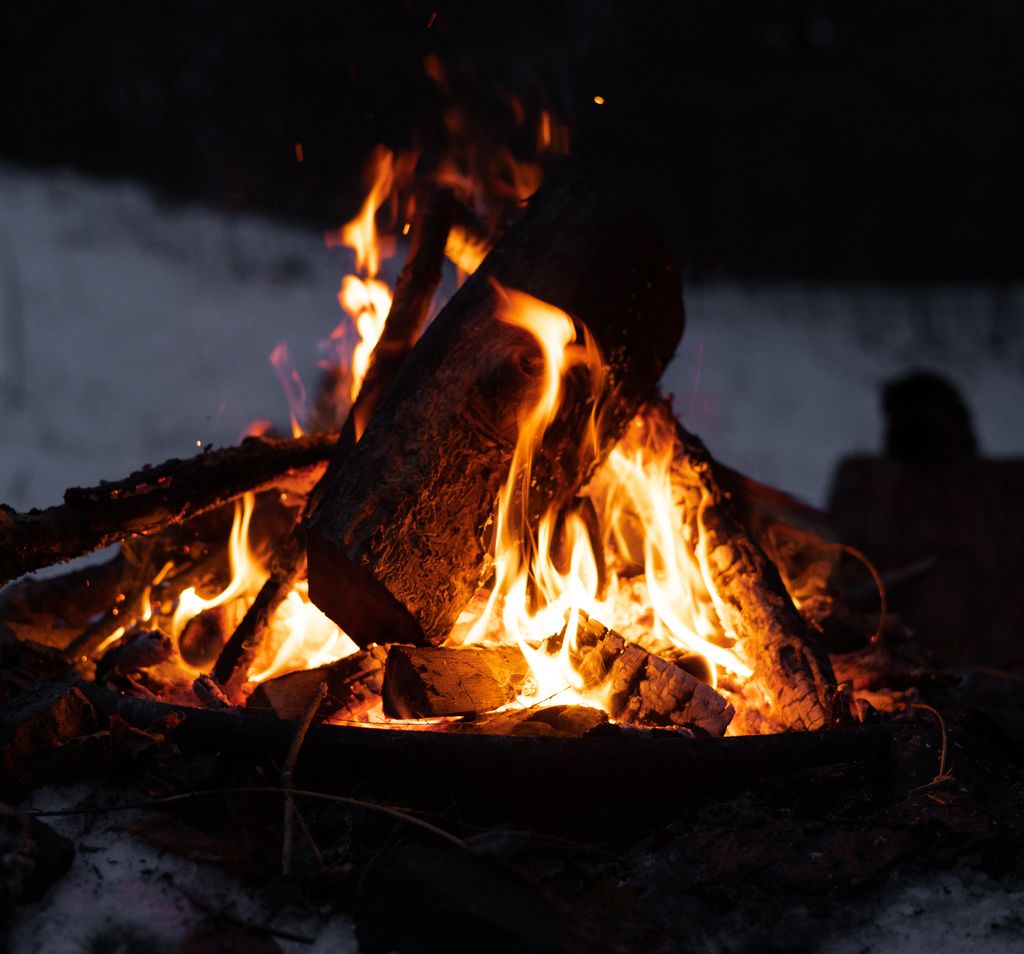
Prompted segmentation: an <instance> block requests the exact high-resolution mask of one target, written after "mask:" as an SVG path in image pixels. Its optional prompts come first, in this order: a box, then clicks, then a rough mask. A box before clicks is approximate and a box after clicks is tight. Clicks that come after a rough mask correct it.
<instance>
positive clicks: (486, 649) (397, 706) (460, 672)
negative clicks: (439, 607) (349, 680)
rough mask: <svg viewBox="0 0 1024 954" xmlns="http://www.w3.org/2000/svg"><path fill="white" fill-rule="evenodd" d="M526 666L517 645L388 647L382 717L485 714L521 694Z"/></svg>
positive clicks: (526, 677) (420, 717) (407, 717)
mask: <svg viewBox="0 0 1024 954" xmlns="http://www.w3.org/2000/svg"><path fill="white" fill-rule="evenodd" d="M529 676H530V667H529V664H528V663H527V662H526V659H525V657H524V656H523V654H522V652H521V651H520V649H519V647H518V646H470V647H463V648H458V649H442V648H437V647H415V646H392V647H391V648H390V649H389V650H388V659H387V665H386V666H385V668H384V687H383V695H384V714H385V715H387V716H391V717H392V718H396V719H423V718H430V717H436V716H472V715H477V714H478V713H484V712H491V711H493V710H494V709H498V708H500V707H501V706H503V705H506V704H507V703H509V702H511V701H512V700H513V699H515V698H516V696H517V695H519V693H520V692H522V690H523V688H524V686H525V684H526V682H527V680H528V679H529Z"/></svg>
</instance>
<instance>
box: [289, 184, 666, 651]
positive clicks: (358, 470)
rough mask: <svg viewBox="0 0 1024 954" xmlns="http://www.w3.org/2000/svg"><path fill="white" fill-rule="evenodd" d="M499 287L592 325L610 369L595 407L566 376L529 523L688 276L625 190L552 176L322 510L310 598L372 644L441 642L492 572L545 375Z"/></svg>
mask: <svg viewBox="0 0 1024 954" xmlns="http://www.w3.org/2000/svg"><path fill="white" fill-rule="evenodd" d="M499 286H502V287H504V288H508V289H515V290H518V291H521V292H524V293H526V294H529V295H532V296H534V297H536V298H538V299H540V300H542V301H544V302H547V303H549V304H551V305H554V306H556V307H558V308H561V309H562V310H563V311H565V312H567V313H568V314H569V315H571V316H572V317H573V318H574V319H575V320H578V321H579V322H581V323H582V324H584V325H585V326H586V327H587V329H588V330H589V332H590V334H591V335H592V336H593V339H594V341H595V342H596V344H597V346H598V347H599V348H600V350H601V353H602V355H603V359H604V362H605V366H606V369H607V378H608V387H607V389H606V391H605V393H604V396H603V398H602V399H601V402H600V406H598V407H595V406H594V399H593V394H592V391H591V387H590V382H589V380H588V379H587V376H586V375H579V376H573V375H570V376H569V378H570V379H569V380H568V381H567V382H566V387H565V389H564V392H565V393H564V395H563V400H562V403H561V405H560V408H559V411H558V413H557V415H556V418H555V420H554V421H553V423H552V425H551V426H550V427H549V428H548V430H547V432H546V434H545V438H544V441H543V444H542V446H541V448H540V450H539V452H538V453H537V454H536V455H535V457H534V460H533V471H532V473H533V477H534V479H535V484H534V486H535V487H537V488H539V489H538V491H537V493H536V494H535V495H534V497H533V498H532V501H531V505H532V506H533V507H534V509H535V511H536V513H534V514H531V515H530V516H531V518H532V519H536V516H537V514H539V512H541V511H542V510H545V509H547V507H548V505H551V504H553V505H555V506H556V507H558V508H559V509H560V506H561V505H562V504H567V503H568V502H569V501H571V500H572V499H573V497H574V496H575V495H576V493H577V491H578V490H579V488H580V487H581V485H582V484H583V483H584V482H585V481H586V480H587V479H588V477H589V476H590V474H591V473H592V471H593V469H594V468H595V466H596V464H597V463H599V462H600V459H601V457H602V456H603V454H604V453H605V452H606V451H607V450H608V449H609V448H610V447H611V446H612V444H614V442H615V441H616V439H617V438H618V435H619V433H620V432H621V430H622V428H623V427H624V426H625V424H626V423H627V422H628V420H629V419H630V417H631V416H632V413H633V412H634V411H635V409H636V408H637V407H638V406H639V404H640V402H641V401H643V400H645V399H646V398H647V397H648V396H649V394H650V392H651V389H652V388H653V386H654V384H655V382H656V381H657V379H658V378H659V377H660V375H661V372H662V370H663V369H664V367H665V365H666V364H667V362H668V360H669V359H670V358H671V356H672V353H673V351H674V350H675V347H676V344H677V343H678V341H679V337H680V335H681V333H682V327H683V312H682V299H681V288H680V283H679V277H678V274H677V273H676V271H675V269H674V268H673V266H672V262H671V259H670V257H669V256H668V254H667V253H666V251H665V250H664V248H663V247H662V246H661V245H660V243H659V242H658V240H657V237H656V235H655V233H654V231H653V229H652V227H651V226H650V224H649V223H648V221H647V219H646V218H645V217H644V216H643V215H642V214H640V213H639V212H638V210H637V208H636V207H635V205H634V203H633V201H632V200H631V199H630V198H628V197H627V195H626V194H625V192H624V191H623V190H622V189H620V188H618V187H617V186H616V184H615V183H614V182H610V181H608V180H607V178H602V177H600V176H597V175H596V174H579V175H577V176H576V177H575V178H568V177H565V178H563V180H562V181H561V182H559V181H557V180H550V181H549V182H548V183H547V184H545V186H544V187H543V188H542V189H541V191H540V192H538V194H537V195H536V197H535V198H534V199H533V200H532V201H531V203H530V205H529V207H528V209H527V211H526V213H525V215H524V216H523V217H522V218H521V219H520V220H519V221H518V222H517V223H516V224H514V225H513V226H512V227H511V228H510V229H509V231H508V232H507V233H506V234H505V236H504V237H503V238H502V240H501V241H500V243H499V244H498V246H497V247H496V248H495V250H494V251H493V252H492V253H491V254H490V255H489V256H488V257H487V259H486V260H485V261H484V263H483V264H482V265H481V267H480V268H479V269H478V270H477V271H476V272H475V273H474V275H473V276H472V277H471V278H470V279H469V280H468V281H467V282H466V283H465V284H464V285H463V286H462V288H461V289H460V290H459V291H458V292H457V293H456V294H455V296H454V297H453V298H452V299H451V300H450V301H449V302H448V304H447V305H446V307H445V308H444V310H443V311H442V312H441V314H440V315H439V316H438V317H437V318H436V319H435V320H434V322H433V323H432V324H431V326H430V327H429V328H428V329H427V331H426V332H425V333H424V335H423V337H422V338H421V339H420V341H419V343H418V344H417V345H416V347H415V348H414V349H413V351H412V353H411V354H410V355H409V357H408V359H407V360H406V362H405V363H404V365H403V367H402V369H401V371H400V373H399V374H398V376H397V377H396V379H395V383H394V386H393V387H392V389H391V391H390V392H389V393H388V395H387V397H386V398H385V399H384V400H383V401H382V403H381V405H380V406H379V407H378V409H377V412H376V414H375V415H374V416H373V418H372V420H371V421H370V424H369V426H368V428H367V430H366V433H365V434H364V435H363V437H362V439H361V440H360V441H359V443H358V444H357V445H356V447H355V449H354V450H353V452H352V454H351V456H350V458H349V460H348V461H347V463H346V464H345V466H344V467H341V468H339V469H338V471H337V473H336V474H335V475H333V477H332V480H331V481H330V483H329V484H328V485H325V486H324V487H323V488H322V496H321V500H320V504H319V506H318V507H317V508H316V509H315V510H314V512H313V514H312V517H311V518H310V520H309V522H308V547H309V583H310V596H311V598H312V599H313V601H314V602H315V603H316V604H317V605H318V606H319V607H320V608H321V609H322V610H324V612H325V613H326V614H327V615H328V616H330V617H331V618H332V619H333V620H334V621H335V622H336V623H338V624H339V625H340V626H341V627H342V628H343V629H344V630H345V631H346V632H347V633H349V635H351V636H352V638H353V639H355V640H356V642H359V643H361V644H364V645H365V644H368V643H370V642H381V641H383V640H385V639H390V640H397V641H400V642H403V643H411V644H417V645H427V644H432V645H436V644H438V643H440V642H441V641H442V640H443V639H444V638H445V637H446V636H447V635H448V633H449V631H450V630H451V627H452V624H453V623H454V621H455V619H456V617H457V615H458V613H459V612H460V611H461V610H462V608H463V607H464V606H465V605H466V604H467V603H468V601H469V600H470V598H471V597H472V594H473V593H474V591H475V590H476V589H477V588H478V586H479V585H480V584H481V582H482V581H483V579H484V578H485V577H486V575H487V574H488V572H489V568H488V566H487V559H486V553H487V547H488V543H489V541H488V539H487V524H488V521H489V520H490V518H491V515H492V512H493V509H494V504H495V500H496V497H497V493H498V489H499V487H500V484H501V482H502V480H503V479H504V476H505V474H506V473H507V472H508V468H509V465H510V462H511V459H512V454H513V450H514V446H515V442H516V436H517V433H518V423H519V417H520V413H521V411H522V409H523V408H524V406H525V405H526V404H527V403H528V402H529V401H530V400H531V399H532V397H533V395H535V393H536V390H537V388H538V387H539V385H540V382H541V366H540V364H539V363H538V360H537V347H536V344H535V343H534V341H533V340H532V338H531V337H530V336H529V335H528V334H527V333H526V332H525V331H523V330H522V329H520V328H517V327H514V326H513V325H511V324H509V323H507V322H503V321H501V320H500V319H499V318H498V317H497V315H496V312H497V311H498V310H499V309H500V306H501V301H502V298H501V295H502V291H501V288H500V287H499ZM592 416H593V417H595V418H596V419H597V420H598V421H599V429H600V433H601V440H602V444H601V446H600V447H594V446H593V445H592V443H589V442H588V440H587V439H586V431H587V424H588V422H589V421H590V420H591V418H592Z"/></svg>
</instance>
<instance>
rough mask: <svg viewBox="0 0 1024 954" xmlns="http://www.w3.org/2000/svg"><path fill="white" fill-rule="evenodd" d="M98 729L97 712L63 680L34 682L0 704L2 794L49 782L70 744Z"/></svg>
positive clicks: (76, 690)
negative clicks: (63, 748)
mask: <svg viewBox="0 0 1024 954" xmlns="http://www.w3.org/2000/svg"><path fill="white" fill-rule="evenodd" d="M95 730H96V713H95V712H94V711H93V708H92V706H91V705H90V704H89V702H88V700H87V699H86V698H85V696H84V695H83V694H82V693H81V691H80V690H79V689H77V688H76V687H74V686H69V685H67V684H66V683H65V682H63V681H62V680H58V679H53V680H47V681H44V682H39V683H36V684H35V685H34V686H31V687H30V688H29V689H26V690H25V691H24V692H21V693H19V694H18V695H16V696H14V697H13V698H11V699H8V700H7V701H6V702H4V703H3V705H0V794H3V795H5V796H6V795H10V794H11V793H12V792H15V791H16V790H17V789H18V788H20V787H22V786H26V787H31V783H34V782H41V781H47V780H49V779H50V778H52V777H53V775H54V774H56V773H55V769H56V768H58V767H59V762H60V759H59V757H55V753H56V752H57V750H58V749H61V748H62V747H63V746H65V745H66V744H67V743H68V742H70V741H71V740H72V739H75V738H77V737H78V736H80V735H85V734H86V733H90V732H94V731H95Z"/></svg>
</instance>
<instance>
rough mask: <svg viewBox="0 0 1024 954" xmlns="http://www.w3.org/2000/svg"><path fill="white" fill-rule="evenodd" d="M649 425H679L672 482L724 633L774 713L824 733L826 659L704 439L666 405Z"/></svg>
mask: <svg viewBox="0 0 1024 954" xmlns="http://www.w3.org/2000/svg"><path fill="white" fill-rule="evenodd" d="M643 414H644V416H645V417H646V418H647V419H648V420H649V421H650V422H651V425H652V426H654V427H658V428H673V429H674V430H675V434H676V448H675V454H674V460H673V465H672V467H673V476H674V483H675V485H676V486H677V487H678V488H681V489H682V490H683V492H684V493H685V494H686V496H687V499H688V507H687V512H688V513H689V514H691V515H692V518H691V519H692V528H691V529H692V539H693V540H695V541H699V542H698V543H697V555H698V558H699V559H700V561H701V565H702V568H703V569H704V572H705V575H706V577H707V578H708V579H709V580H710V581H711V583H712V587H711V598H712V603H713V605H714V608H715V611H716V613H717V614H718V617H719V619H720V621H721V623H722V625H723V626H724V627H725V629H726V631H727V632H728V633H730V634H731V635H733V636H734V637H735V638H736V639H737V641H738V642H739V644H740V647H741V649H742V652H743V655H744V656H745V657H746V658H747V660H748V662H749V663H750V665H751V667H752V668H753V670H754V677H755V678H756V679H757V680H758V682H759V683H760V684H761V686H763V687H764V688H765V689H766V690H767V691H768V693H769V695H770V697H771V701H772V713H771V714H772V715H773V716H774V717H775V718H777V719H779V720H781V721H782V723H783V724H784V725H785V726H787V727H788V728H791V729H821V728H824V727H825V726H826V724H827V720H828V712H829V708H830V705H831V704H832V699H833V696H834V695H835V690H836V680H835V676H834V675H833V673H832V666H831V664H830V663H829V659H828V655H827V654H826V653H825V651H824V650H823V649H822V648H821V647H820V646H819V645H818V644H817V642H816V641H815V640H814V638H813V637H812V635H811V633H810V630H809V629H808V626H807V623H806V622H805V621H804V619H803V617H802V616H801V615H800V613H799V612H798V611H797V609H796V607H795V606H794V605H793V601H792V600H791V599H790V597H789V594H788V593H787V592H786V588H785V586H784V585H783V583H782V580H781V579H780V577H779V572H778V570H777V569H776V567H775V565H774V564H773V563H772V562H771V560H769V559H768V558H767V557H766V556H765V554H764V551H763V550H762V549H761V548H760V547H759V546H758V545H757V543H756V542H755V540H754V538H753V536H752V534H751V533H750V531H749V530H748V529H747V527H746V526H745V525H744V524H743V522H742V521H741V520H740V519H738V518H737V517H736V516H735V514H734V513H733V510H732V507H731V503H730V501H729V498H728V495H727V494H726V493H725V491H724V490H723V489H722V485H721V483H720V482H719V480H718V478H717V475H716V466H717V465H716V464H715V462H714V460H713V459H712V457H711V455H710V454H709V453H708V451H707V449H706V448H705V447H704V445H703V444H702V443H701V441H700V440H699V439H698V438H696V437H694V436H693V435H692V434H690V433H688V432H687V431H686V430H684V429H683V427H682V426H681V425H679V424H678V423H677V422H676V421H675V418H674V416H673V414H672V410H671V407H670V406H669V405H668V404H667V403H666V402H653V403H651V404H649V405H648V406H647V407H646V408H645V409H644V411H643Z"/></svg>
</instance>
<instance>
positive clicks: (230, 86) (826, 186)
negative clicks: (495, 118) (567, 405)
mask: <svg viewBox="0 0 1024 954" xmlns="http://www.w3.org/2000/svg"><path fill="white" fill-rule="evenodd" d="M435 14H436V15H435ZM0 16H2V23H0V37H2V39H0V69H2V70H3V98H2V110H3V113H2V123H0V133H2V142H0V159H2V160H5V161H8V162H15V163H19V164H24V165H28V166H70V167H75V168H78V169H82V170H85V171H88V172H90V173H95V174H99V175H103V176H127V177H131V178H135V179H139V180H142V181H144V182H146V183H149V184H151V185H153V186H155V187H157V188H158V189H159V190H160V191H161V193H163V194H164V195H166V196H167V197H169V198H172V199H184V200H202V201H205V202H209V203H213V204H215V205H218V206H221V207H224V208H229V209H253V210H260V211H265V212H269V213H272V214H274V215H279V216H282V217H287V218H290V219H298V220H304V221H308V222H310V223H313V224H316V225H318V226H331V225H337V224H338V223H339V222H340V221H342V220H344V219H345V218H346V217H348V216H349V215H350V214H351V212H352V211H353V208H354V206H355V204H356V202H357V197H358V174H359V169H360V167H361V165H362V162H363V159H364V157H365V155H366V153H367V151H368V150H369V148H370V147H371V146H372V145H373V144H375V143H377V142H385V143H388V144H390V145H394V146H401V145H403V144H407V143H408V142H409V141H410V139H411V136H412V130H413V128H414V126H415V125H416V123H417V122H418V121H420V122H421V121H422V120H423V118H424V116H428V115H429V114H430V113H431V111H432V110H436V109H437V107H438V104H437V98H436V94H435V91H434V88H433V87H432V85H431V83H430V82H429V81H428V80H427V78H426V77H425V75H424V71H423V66H422V60H423V57H424V56H425V55H426V54H428V53H437V54H438V55H439V56H440V57H441V59H442V61H443V62H444V63H445V64H446V65H448V66H449V67H451V68H452V69H453V70H456V71H459V73H460V76H461V77H462V82H463V90H464V91H465V95H466V96H467V97H468V98H471V99H472V98H474V97H475V98H476V99H475V102H474V104H473V105H474V108H475V109H476V110H477V112H478V115H481V116H484V117H486V115H487V111H488V109H490V108H497V107H495V106H494V104H495V103H496V102H498V100H497V99H496V98H494V97H493V96H492V93H493V92H494V91H495V90H497V89H505V90H506V91H507V90H510V89H511V90H514V91H517V92H519V93H520V94H521V95H522V96H524V97H525V98H526V99H528V100H530V101H531V102H533V103H534V104H537V103H545V102H546V103H547V104H549V105H550V106H551V107H552V108H553V109H554V110H555V111H556V112H557V113H558V114H560V115H562V116H563V117H564V118H565V120H566V122H567V123H568V125H569V126H570V128H571V131H572V135H573V144H574V148H577V149H586V150H590V151H593V152H597V153H600V154H602V155H604V156H607V157H610V158H611V159H612V160H613V161H615V162H617V163H619V164H620V165H621V166H622V167H623V169H624V170H625V172H626V174H627V175H628V176H629V177H630V178H631V179H632V180H633V182H634V183H635V184H636V186H637V187H638V188H639V190H640V191H641V192H642V193H643V195H644V196H645V198H646V199H647V201H648V203H649V204H650V205H651V207H652V208H653V209H654V210H655V211H656V213H657V214H658V216H659V219H660V221H661V222H662V225H663V228H664V231H665V233H666V235H667V237H668V238H669V239H670V241H671V242H672V243H673V245H674V247H675V249H676V251H677V254H678V255H679V258H680V260H681V261H683V262H684V264H685V265H686V266H687V268H688V269H689V271H690V273H691V275H697V276H706V275H718V274H728V275H736V276H741V277H785V278H790V277H792V278H864V279H882V280H908V279H910V280H914V279H927V280H976V279H982V280H1004V279H1011V278H1019V277H1021V276H1022V274H1024V230H1022V228H1021V225H1020V223H1021V219H1022V215H1021V213H1022V212H1024V190H1022V187H1021V169H1022V167H1024V162H1022V160H1024V136H1022V128H1021V121H1020V119H1021V117H1020V107H1021V102H1022V101H1024V96H1022V94H1024V77H1022V71H1021V68H1020V59H1021V56H1022V55H1024V42H1022V41H1024V5H1022V4H1018V3H1015V2H1011V0H972V2H970V3H967V2H964V3H944V2H939V0H888V2H886V3H879V4H853V3H850V4H845V3H830V2H824V0H821V2H819V0H804V2H798V0H764V2H758V3H729V2H706V3H705V2H702V3H696V2H661V3H653V2H628V3H627V2H621V3H610V2H585V0H546V2H543V3H515V4H503V3H486V2H474V3H452V2H440V0H438V2H435V3H423V2H419V0H409V2H371V0H364V2H360V3H350V2H338V0H311V2H293V3H288V4H285V3H278V4H267V3H259V2H255V0H246V2H240V0H218V2H210V0H178V2H175V3H169V2H135V3H131V4H129V3H98V4H68V3H56V2H45V0H35V2H32V3H11V4H6V5H4V8H3V13H2V15H0ZM428 24H429V26H428ZM595 94H599V95H601V96H603V97H605V99H606V103H605V105H604V106H602V107H598V106H595V105H594V103H593V97H594V95H595ZM296 142H301V143H302V144H303V151H304V156H305V161H304V162H303V163H302V164H299V163H297V162H296V158H295V151H294V146H295V143H296Z"/></svg>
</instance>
